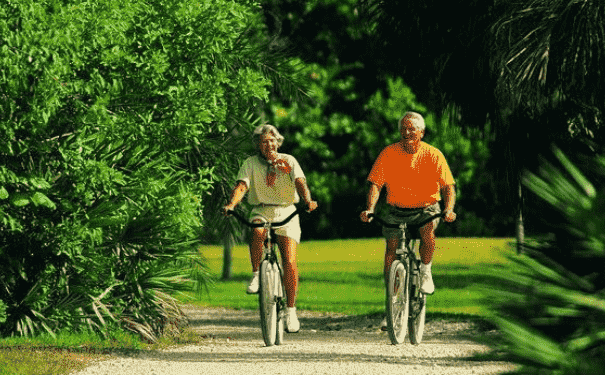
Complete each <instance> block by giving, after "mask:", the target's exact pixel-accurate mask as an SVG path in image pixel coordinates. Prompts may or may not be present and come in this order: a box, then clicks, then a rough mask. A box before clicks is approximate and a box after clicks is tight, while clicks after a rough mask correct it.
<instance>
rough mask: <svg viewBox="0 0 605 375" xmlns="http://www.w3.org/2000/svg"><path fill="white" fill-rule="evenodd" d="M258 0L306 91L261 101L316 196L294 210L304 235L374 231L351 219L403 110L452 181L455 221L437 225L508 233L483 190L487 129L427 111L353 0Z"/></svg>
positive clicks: (464, 231) (487, 185) (486, 186)
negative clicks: (307, 214)
mask: <svg viewBox="0 0 605 375" xmlns="http://www.w3.org/2000/svg"><path fill="white" fill-rule="evenodd" d="M263 8H264V11H265V15H266V20H267V21H266V22H267V23H268V26H269V28H270V30H271V31H272V32H273V33H275V34H276V35H278V36H279V37H278V38H277V40H278V41H279V42H280V43H283V44H286V45H288V46H291V50H292V53H295V54H296V55H297V56H298V57H299V58H300V60H301V61H302V62H303V63H304V64H305V65H306V68H305V73H306V79H307V82H308V86H309V90H308V91H309V97H310V98H309V100H306V101H303V102H292V101H289V100H287V99H284V98H280V97H277V96H272V97H271V101H270V102H269V103H270V107H269V108H266V110H265V112H266V118H267V119H268V120H269V121H270V122H272V123H275V124H276V125H278V126H279V128H280V130H281V131H283V132H284V134H285V135H286V143H285V144H284V149H285V150H286V151H288V152H291V153H293V154H294V155H295V156H296V157H297V158H299V161H300V162H301V164H302V165H303V168H305V171H307V174H308V180H309V184H310V188H311V190H312V191H313V193H314V195H316V196H317V197H318V199H319V201H320V203H321V209H320V210H318V212H317V213H314V215H313V216H314V218H313V219H312V220H306V219H305V218H304V217H303V218H302V220H303V221H302V225H303V229H304V233H305V236H314V237H316V238H326V237H331V238H338V237H350V236H375V235H376V230H375V228H373V227H372V226H368V225H364V224H362V223H361V222H360V220H359V212H360V211H361V210H362V209H363V206H364V204H365V199H366V198H365V194H366V189H367V186H366V182H365V180H366V177H367V173H368V172H369V169H370V167H371V165H372V163H373V161H374V160H375V158H376V156H377V155H378V153H379V152H380V151H381V150H382V148H384V147H385V146H386V145H387V144H388V143H390V142H395V141H396V140H397V137H398V136H397V130H396V122H397V120H398V119H399V117H400V116H401V115H403V113H404V112H405V111H407V110H416V111H419V112H422V113H423V114H424V115H425V116H426V118H427V123H428V128H429V132H430V133H431V134H429V135H428V136H427V138H426V139H427V140H428V141H430V142H431V143H434V144H435V145H437V146H438V147H440V148H441V149H442V150H444V152H445V153H446V157H447V158H448V160H449V162H450V165H451V167H452V168H453V169H454V173H455V176H456V177H457V179H458V182H459V183H458V186H459V198H460V199H459V204H458V206H457V208H458V209H459V210H460V213H461V215H460V221H459V223H458V224H457V225H456V226H452V227H451V228H445V227H443V229H442V233H444V232H445V231H447V230H452V231H456V232H455V233H457V234H460V235H496V234H498V235H505V234H508V232H506V231H507V225H508V227H510V222H511V219H510V218H509V217H508V216H507V215H505V214H504V213H503V212H502V211H504V210H503V209H498V208H499V207H501V206H502V204H499V202H495V201H494V200H493V199H490V200H488V198H487V197H488V196H493V195H494V194H493V193H491V189H493V188H494V185H493V183H492V181H493V179H492V178H490V176H489V175H488V174H487V171H488V169H487V168H485V166H486V165H487V161H488V159H489V155H490V152H489V151H488V149H487V144H488V142H489V139H488V136H487V135H486V134H485V132H484V131H480V130H474V129H469V130H468V131H465V132H463V131H460V130H459V129H457V128H456V127H454V126H453V124H454V123H455V120H456V117H454V116H435V112H434V111H433V110H432V109H431V108H429V107H428V106H427V105H426V104H425V103H424V102H423V101H422V100H420V99H419V98H417V96H416V95H415V91H413V90H411V89H410V87H409V86H408V84H407V81H406V80H405V79H401V77H399V74H398V73H397V72H388V74H387V73H386V72H385V71H384V70H382V71H381V70H380V69H379V67H380V65H379V64H378V63H377V61H376V59H375V58H374V56H373V55H372V54H373V52H374V51H373V49H372V48H371V43H372V42H373V41H374V36H373V35H372V34H371V32H368V31H367V30H364V19H363V18H362V17H361V13H360V12H359V4H358V3H357V1H355V0H351V1H345V2H342V1H332V0H317V1H310V2H297V1H266V2H264V3H263ZM305 166H307V167H305ZM307 168H308V169H307ZM353 202H354V203H353ZM486 203H487V204H486ZM488 207H492V209H491V210H488V209H487V208H488ZM494 207H495V208H494ZM494 211H495V212H494ZM509 216H510V215H509ZM509 232H510V230H509ZM444 234H445V233H444ZM448 234H453V232H449V233H448Z"/></svg>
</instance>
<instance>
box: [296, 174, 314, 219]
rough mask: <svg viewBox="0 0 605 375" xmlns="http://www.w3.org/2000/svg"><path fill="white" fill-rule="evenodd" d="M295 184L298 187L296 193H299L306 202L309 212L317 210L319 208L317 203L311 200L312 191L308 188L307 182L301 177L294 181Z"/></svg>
mask: <svg viewBox="0 0 605 375" xmlns="http://www.w3.org/2000/svg"><path fill="white" fill-rule="evenodd" d="M294 184H295V185H296V191H297V192H298V195H300V197H301V198H302V199H303V201H305V204H306V205H307V210H308V211H309V212H311V211H313V210H315V209H316V208H317V202H316V201H314V200H313V199H311V191H310V190H309V187H308V186H307V180H305V179H304V178H302V177H299V178H297V179H296V180H294Z"/></svg>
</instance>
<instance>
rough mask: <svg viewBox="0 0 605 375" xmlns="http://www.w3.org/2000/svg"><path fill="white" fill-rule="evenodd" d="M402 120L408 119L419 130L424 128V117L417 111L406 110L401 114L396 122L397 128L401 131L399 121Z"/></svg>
mask: <svg viewBox="0 0 605 375" xmlns="http://www.w3.org/2000/svg"><path fill="white" fill-rule="evenodd" d="M403 120H408V121H410V122H411V123H412V124H413V125H414V127H415V128H416V129H418V130H420V131H424V130H425V129H426V125H425V124H424V118H423V117H422V115H421V114H420V113H417V112H406V113H405V115H403V116H401V118H400V119H399V122H397V129H398V130H399V131H400V132H401V122H402V121H403Z"/></svg>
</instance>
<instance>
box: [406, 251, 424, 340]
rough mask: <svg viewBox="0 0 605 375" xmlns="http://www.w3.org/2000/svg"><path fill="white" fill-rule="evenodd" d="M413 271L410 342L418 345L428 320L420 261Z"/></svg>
mask: <svg viewBox="0 0 605 375" xmlns="http://www.w3.org/2000/svg"><path fill="white" fill-rule="evenodd" d="M416 263H417V264H416V267H415V269H414V272H413V276H412V282H411V283H410V319H409V327H408V329H409V330H410V333H409V336H410V342H411V343H412V344H414V345H418V344H420V343H421V342H422V336H423V334H424V323H425V320H426V294H424V293H422V292H420V270H419V268H418V266H419V263H418V262H416Z"/></svg>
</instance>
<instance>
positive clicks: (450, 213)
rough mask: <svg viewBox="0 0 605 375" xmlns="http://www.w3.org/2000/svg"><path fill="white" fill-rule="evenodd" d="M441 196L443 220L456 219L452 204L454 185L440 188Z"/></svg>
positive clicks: (454, 199)
mask: <svg viewBox="0 0 605 375" xmlns="http://www.w3.org/2000/svg"><path fill="white" fill-rule="evenodd" d="M441 195H442V196H443V206H444V207H443V213H444V214H445V217H444V219H445V221H447V222H452V221H454V220H456V213H455V212H454V206H455V205H456V185H446V186H444V187H443V188H442V189H441Z"/></svg>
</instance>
